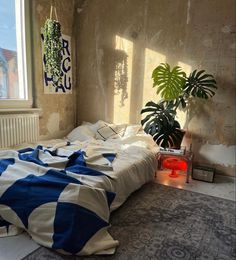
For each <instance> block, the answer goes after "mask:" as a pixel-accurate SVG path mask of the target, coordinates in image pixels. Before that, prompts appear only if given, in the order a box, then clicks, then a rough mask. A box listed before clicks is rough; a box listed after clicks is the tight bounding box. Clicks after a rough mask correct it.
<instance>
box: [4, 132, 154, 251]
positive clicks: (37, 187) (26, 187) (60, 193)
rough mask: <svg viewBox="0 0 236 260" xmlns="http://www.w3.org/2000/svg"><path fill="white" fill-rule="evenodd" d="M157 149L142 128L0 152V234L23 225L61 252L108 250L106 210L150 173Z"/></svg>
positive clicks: (111, 247) (112, 246)
mask: <svg viewBox="0 0 236 260" xmlns="http://www.w3.org/2000/svg"><path fill="white" fill-rule="evenodd" d="M157 150H158V148H157V147H156V146H155V144H154V142H153V141H152V138H151V137H150V136H148V135H145V134H140V135H135V136H129V137H124V138H120V139H111V140H107V141H105V142H104V141H102V140H96V139H90V140H85V141H82V142H81V141H73V142H71V141H69V140H67V139H62V140H56V141H51V142H44V143H43V142H42V143H41V145H37V146H33V145H32V146H31V147H27V148H24V149H21V150H18V151H14V150H7V151H0V184H1V186H0V236H4V235H6V234H9V235H14V234H17V233H19V232H21V230H26V231H27V232H28V233H29V235H30V236H31V237H32V238H33V239H34V240H35V241H36V242H37V243H39V244H40V245H43V246H46V247H49V248H53V249H56V250H58V251H59V252H62V253H65V254H76V255H91V254H113V253H114V252H115V248H116V247H117V246H118V241H117V240H114V239H113V238H112V237H111V236H110V234H109V233H108V231H107V230H108V228H109V217H110V212H111V211H112V210H114V209H116V208H117V207H119V206H120V205H121V204H122V203H123V202H124V201H125V200H126V199H127V197H128V196H129V194H130V193H131V192H133V191H134V190H136V189H137V188H139V187H140V186H141V185H143V184H144V183H146V182H148V181H150V180H151V179H152V178H153V173H154V172H155V168H156V165H155V162H156V160H155V154H156V152H157ZM143 158H146V159H145V160H143ZM136 173H137V175H136ZM126 181H127V183H126Z"/></svg>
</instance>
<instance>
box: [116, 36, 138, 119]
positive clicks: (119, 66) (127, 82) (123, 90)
mask: <svg viewBox="0 0 236 260" xmlns="http://www.w3.org/2000/svg"><path fill="white" fill-rule="evenodd" d="M115 49H116V50H117V56H118V59H117V60H116V69H115V83H114V90H115V92H114V93H115V95H114V113H113V122H114V123H129V118H130V94H131V79H132V62H133V43H132V42H131V41H129V40H127V39H125V38H122V37H120V36H118V35H116V47H115Z"/></svg>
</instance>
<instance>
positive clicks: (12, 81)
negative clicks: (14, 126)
mask: <svg viewBox="0 0 236 260" xmlns="http://www.w3.org/2000/svg"><path fill="white" fill-rule="evenodd" d="M22 3H23V1H21V0H16V1H15V0H0V99H25V98H26V94H25V90H24V86H23V88H22V86H21V84H20V83H21V79H19V75H20V74H21V73H20V74H18V72H21V71H22V68H21V67H22V52H23V49H22V37H23V35H22V29H23V27H22V26H23V24H22V17H21V16H22V10H21V9H22V6H21V5H22ZM20 76H21V75H20Z"/></svg>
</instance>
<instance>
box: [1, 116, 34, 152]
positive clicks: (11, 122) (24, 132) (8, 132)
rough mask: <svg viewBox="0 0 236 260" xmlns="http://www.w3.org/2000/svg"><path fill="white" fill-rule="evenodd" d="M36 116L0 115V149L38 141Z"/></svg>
mask: <svg viewBox="0 0 236 260" xmlns="http://www.w3.org/2000/svg"><path fill="white" fill-rule="evenodd" d="M38 136H39V115H38V114H14V115H13V114H10V115H0V148H6V147H10V146H14V145H19V144H21V143H26V142H27V143H30V142H35V141H37V140H38Z"/></svg>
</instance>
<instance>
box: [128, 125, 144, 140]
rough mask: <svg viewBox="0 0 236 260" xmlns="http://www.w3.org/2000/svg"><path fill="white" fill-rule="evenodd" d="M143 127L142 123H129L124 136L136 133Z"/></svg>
mask: <svg viewBox="0 0 236 260" xmlns="http://www.w3.org/2000/svg"><path fill="white" fill-rule="evenodd" d="M140 129H141V125H128V126H127V127H126V129H125V133H124V137H130V136H134V135H136V134H137V133H138V132H139V130H140Z"/></svg>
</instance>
